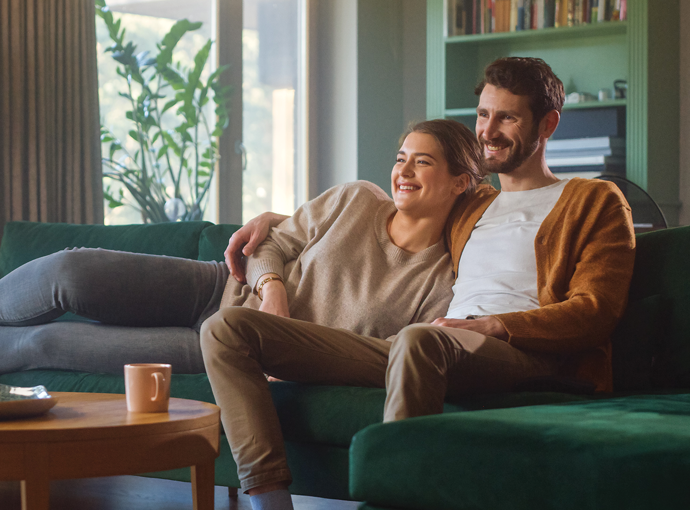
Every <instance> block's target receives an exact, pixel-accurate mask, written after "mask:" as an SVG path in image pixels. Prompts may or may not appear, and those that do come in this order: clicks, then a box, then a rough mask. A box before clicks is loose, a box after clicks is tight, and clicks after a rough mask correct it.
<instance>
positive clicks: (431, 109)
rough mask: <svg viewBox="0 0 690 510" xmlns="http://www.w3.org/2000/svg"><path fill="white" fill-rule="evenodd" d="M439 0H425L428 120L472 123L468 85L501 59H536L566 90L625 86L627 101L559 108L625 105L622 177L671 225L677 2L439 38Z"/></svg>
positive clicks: (651, 1)
mask: <svg viewBox="0 0 690 510" xmlns="http://www.w3.org/2000/svg"><path fill="white" fill-rule="evenodd" d="M444 9H445V2H444V0H427V116H428V117H429V118H440V117H453V118H457V119H458V120H460V121H462V122H465V123H467V124H469V125H472V124H473V123H474V119H475V117H476V113H475V109H476V106H477V97H476V96H475V95H474V86H475V85H476V83H477V82H478V81H479V80H480V79H481V76H482V72H483V69H484V67H485V66H486V65H487V64H488V63H489V62H491V61H493V60H494V59H496V58H499V57H504V56H529V57H539V58H543V59H544V60H545V61H546V62H548V63H549V65H550V66H551V67H552V68H553V70H554V72H555V73H556V74H557V75H558V76H559V78H561V80H562V81H563V84H564V85H565V88H566V93H568V94H569V93H572V92H580V93H584V92H588V93H590V94H593V95H594V96H595V97H596V95H597V93H598V91H599V90H600V89H602V88H607V89H610V90H611V91H613V82H614V80H618V79H624V80H627V82H628V96H627V99H618V100H608V101H602V102H599V101H590V102H585V103H577V104H569V105H566V106H565V107H564V110H571V109H573V110H574V109H583V108H602V107H620V106H625V108H626V131H627V134H626V147H627V149H626V152H627V154H626V159H627V177H628V178H629V179H631V180H632V181H634V182H635V183H636V184H638V185H640V186H641V187H642V188H644V189H646V190H647V191H648V192H649V193H650V194H651V195H652V196H653V197H654V198H655V199H656V200H657V202H659V203H660V205H661V206H662V208H663V209H664V213H665V214H666V215H667V218H669V221H670V223H671V224H677V217H678V210H679V207H680V204H679V202H678V186H679V184H678V181H679V177H678V176H679V168H678V167H679V129H680V127H679V124H680V119H679V113H678V110H679V38H680V26H679V0H628V20H627V21H623V22H621V21H612V22H602V23H593V24H588V25H580V26H576V27H563V28H547V29H542V30H526V31H520V32H504V33H495V34H481V35H464V36H456V37H445V35H444V27H445V12H444Z"/></svg>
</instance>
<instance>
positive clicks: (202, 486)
mask: <svg viewBox="0 0 690 510" xmlns="http://www.w3.org/2000/svg"><path fill="white" fill-rule="evenodd" d="M215 476H216V461H215V459H213V460H211V461H210V462H207V463H205V464H199V465H197V466H192V497H193V498H194V510H213V507H214V506H215V505H214V496H215V494H214V487H215Z"/></svg>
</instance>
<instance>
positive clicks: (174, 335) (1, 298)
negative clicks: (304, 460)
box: [0, 248, 228, 374]
mask: <svg viewBox="0 0 690 510" xmlns="http://www.w3.org/2000/svg"><path fill="white" fill-rule="evenodd" d="M227 278H228V269H227V267H226V266H225V264H224V263H218V262H201V261H196V260H188V259H182V258H176V257H165V256H157V255H143V254H136V253H127V252H120V251H112V250H102V249H88V248H78V249H72V250H64V251H61V252H58V253H54V254H52V255H48V256H45V257H41V258H39V259H36V260H33V261H31V262H28V263H26V264H24V265H23V266H21V267H19V268H17V269H16V270H14V271H12V272H11V273H9V274H8V275H6V276H5V277H4V278H2V279H0V353H1V355H0V373H7V372H14V371H19V370H29V369H65V370H82V371H87V372H101V373H117V374H120V373H122V370H123V368H122V367H123V365H124V364H126V363H146V362H151V363H152V362H156V363H170V364H172V366H173V371H174V372H176V373H203V372H204V365H203V360H202V356H201V350H200V347H199V329H200V327H201V323H202V322H203V321H204V320H205V319H206V318H207V317H209V316H210V315H212V314H213V313H214V312H215V311H216V310H218V306H219V304H220V300H221V297H222V294H223V289H224V287H225V283H226V280H227ZM66 312H71V313H73V314H76V315H79V316H81V317H83V318H85V319H88V321H81V322H75V321H57V322H55V319H57V318H59V317H60V316H61V315H64V314H65V313H66Z"/></svg>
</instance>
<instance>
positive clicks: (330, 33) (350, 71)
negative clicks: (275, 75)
mask: <svg viewBox="0 0 690 510" xmlns="http://www.w3.org/2000/svg"><path fill="white" fill-rule="evenodd" d="M313 5H314V8H315V13H314V14H315V17H316V34H312V40H311V42H310V44H311V51H312V52H315V53H316V59H315V61H314V62H313V66H312V72H315V73H316V74H315V80H314V82H313V86H312V87H311V94H312V96H311V98H310V101H311V104H310V110H312V111H314V110H315V112H313V115H312V116H311V118H312V119H313V120H314V122H313V125H312V127H311V129H310V131H311V133H310V146H311V147H313V148H314V150H313V151H310V152H311V154H312V156H311V157H312V159H311V161H310V169H309V174H310V181H311V182H310V190H311V193H310V194H311V195H312V196H311V197H310V198H313V197H314V196H315V194H318V193H321V192H322V191H324V190H326V189H328V188H330V187H331V186H334V185H336V184H339V183H343V182H350V181H354V180H356V179H357V2H356V1H355V0H320V1H318V2H314V3H313ZM314 35H315V37H314Z"/></svg>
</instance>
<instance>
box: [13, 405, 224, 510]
mask: <svg viewBox="0 0 690 510" xmlns="http://www.w3.org/2000/svg"><path fill="white" fill-rule="evenodd" d="M52 395H53V396H54V397H56V398H58V404H57V406H55V407H54V408H53V409H52V410H51V411H50V412H49V413H48V414H46V415H43V416H40V417H37V418H30V419H25V420H10V421H0V480H21V491H22V510H48V506H49V499H50V481H51V480H64V479H69V478H90V477H97V476H117V475H133V474H139V473H150V472H153V471H164V470H168V469H176V468H181V467H186V466H191V468H192V492H193V497H194V509H195V510H212V509H213V506H214V501H213V496H214V488H213V487H214V476H215V459H216V457H218V454H219V448H220V418H219V417H220V410H219V408H218V407H216V406H214V405H212V404H206V403H204V402H196V401H194V400H183V399H177V398H171V399H170V410H169V412H168V413H128V412H127V405H126V403H125V396H124V395H111V394H103V393H57V392H56V393H52Z"/></svg>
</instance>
